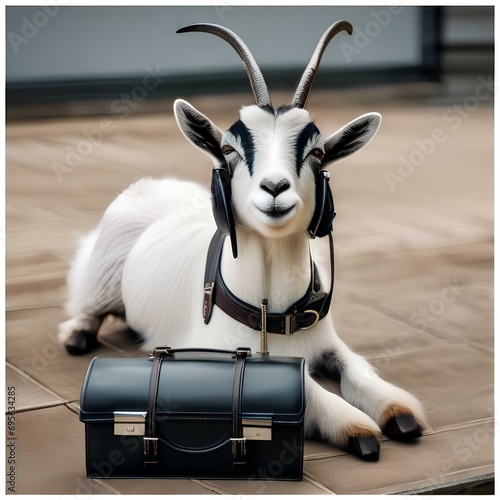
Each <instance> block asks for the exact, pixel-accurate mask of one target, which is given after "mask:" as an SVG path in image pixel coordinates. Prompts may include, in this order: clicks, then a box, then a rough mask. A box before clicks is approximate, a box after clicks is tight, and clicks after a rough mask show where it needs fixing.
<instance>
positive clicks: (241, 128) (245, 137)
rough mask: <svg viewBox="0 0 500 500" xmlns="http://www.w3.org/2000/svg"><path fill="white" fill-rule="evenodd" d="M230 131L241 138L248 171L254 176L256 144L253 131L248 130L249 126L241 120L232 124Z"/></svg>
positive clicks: (237, 137)
mask: <svg viewBox="0 0 500 500" xmlns="http://www.w3.org/2000/svg"><path fill="white" fill-rule="evenodd" d="M228 132H229V133H230V134H231V135H233V136H234V137H235V138H236V139H239V141H240V143H241V147H242V148H243V154H244V155H245V160H246V162H247V166H248V171H249V173H250V176H252V175H253V166H254V157H255V145H254V141H253V137H252V133H251V132H250V130H248V128H247V126H246V125H245V124H244V123H243V122H242V121H241V120H238V121H237V122H236V123H234V124H233V125H231V127H230V128H229V130H228Z"/></svg>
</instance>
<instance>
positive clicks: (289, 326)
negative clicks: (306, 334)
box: [285, 309, 320, 337]
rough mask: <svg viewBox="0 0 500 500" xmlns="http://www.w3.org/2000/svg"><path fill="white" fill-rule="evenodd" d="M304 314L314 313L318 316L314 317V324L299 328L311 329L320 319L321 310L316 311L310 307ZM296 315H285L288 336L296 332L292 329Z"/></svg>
mask: <svg viewBox="0 0 500 500" xmlns="http://www.w3.org/2000/svg"><path fill="white" fill-rule="evenodd" d="M303 314H314V315H315V316H316V317H315V318H314V322H313V323H312V324H310V325H309V326H303V327H302V328H299V330H309V328H312V327H313V326H314V325H315V324H316V323H317V322H318V321H319V319H320V316H319V312H318V311H314V310H313V309H308V310H307V311H304V312H303ZM294 316H295V314H287V315H285V335H286V336H287V337H290V336H292V335H293V334H294V333H295V332H293V331H292V318H293V317H294ZM295 331H296V330H295Z"/></svg>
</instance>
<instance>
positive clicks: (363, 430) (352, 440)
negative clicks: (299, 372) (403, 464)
mask: <svg viewBox="0 0 500 500" xmlns="http://www.w3.org/2000/svg"><path fill="white" fill-rule="evenodd" d="M305 382H306V399H307V406H306V419H305V434H306V437H309V438H314V437H319V438H320V439H324V440H326V441H328V442H330V443H331V444H333V445H335V446H338V447H339V448H342V449H344V450H346V451H348V452H350V453H352V454H354V455H356V456H358V457H360V458H362V459H364V460H369V461H375V460H378V458H379V454H380V445H379V442H378V439H377V437H378V436H380V434H381V432H380V429H379V427H378V425H377V424H376V423H375V422H374V421H373V420H372V419H371V418H370V417H369V416H368V415H366V414H365V413H363V412H362V411H360V410H358V409H357V408H355V407H354V406H352V405H350V404H349V403H347V402H346V401H344V400H343V399H342V398H341V397H339V396H337V395H336V394H333V393H331V392H329V391H327V390H326V389H324V388H323V387H321V386H320V385H319V384H318V383H317V382H316V381H315V380H313V379H312V378H311V376H310V375H308V374H307V375H306V381H305Z"/></svg>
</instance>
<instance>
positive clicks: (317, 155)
mask: <svg viewBox="0 0 500 500" xmlns="http://www.w3.org/2000/svg"><path fill="white" fill-rule="evenodd" d="M309 154H310V155H312V156H314V158H316V159H317V160H319V161H323V158H324V157H325V153H323V151H321V149H319V148H314V149H312V150H311V152H310V153H309Z"/></svg>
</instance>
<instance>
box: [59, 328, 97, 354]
mask: <svg viewBox="0 0 500 500" xmlns="http://www.w3.org/2000/svg"><path fill="white" fill-rule="evenodd" d="M99 345H100V344H99V342H98V340H97V335H96V334H92V333H88V332H85V331H83V330H77V331H76V332H73V333H72V334H71V335H70V337H69V338H68V339H67V340H66V342H64V347H65V348H66V352H67V353H68V354H71V355H72V356H81V355H82V354H87V353H89V352H92V351H93V350H94V349H96V348H97V347H98V346H99Z"/></svg>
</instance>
